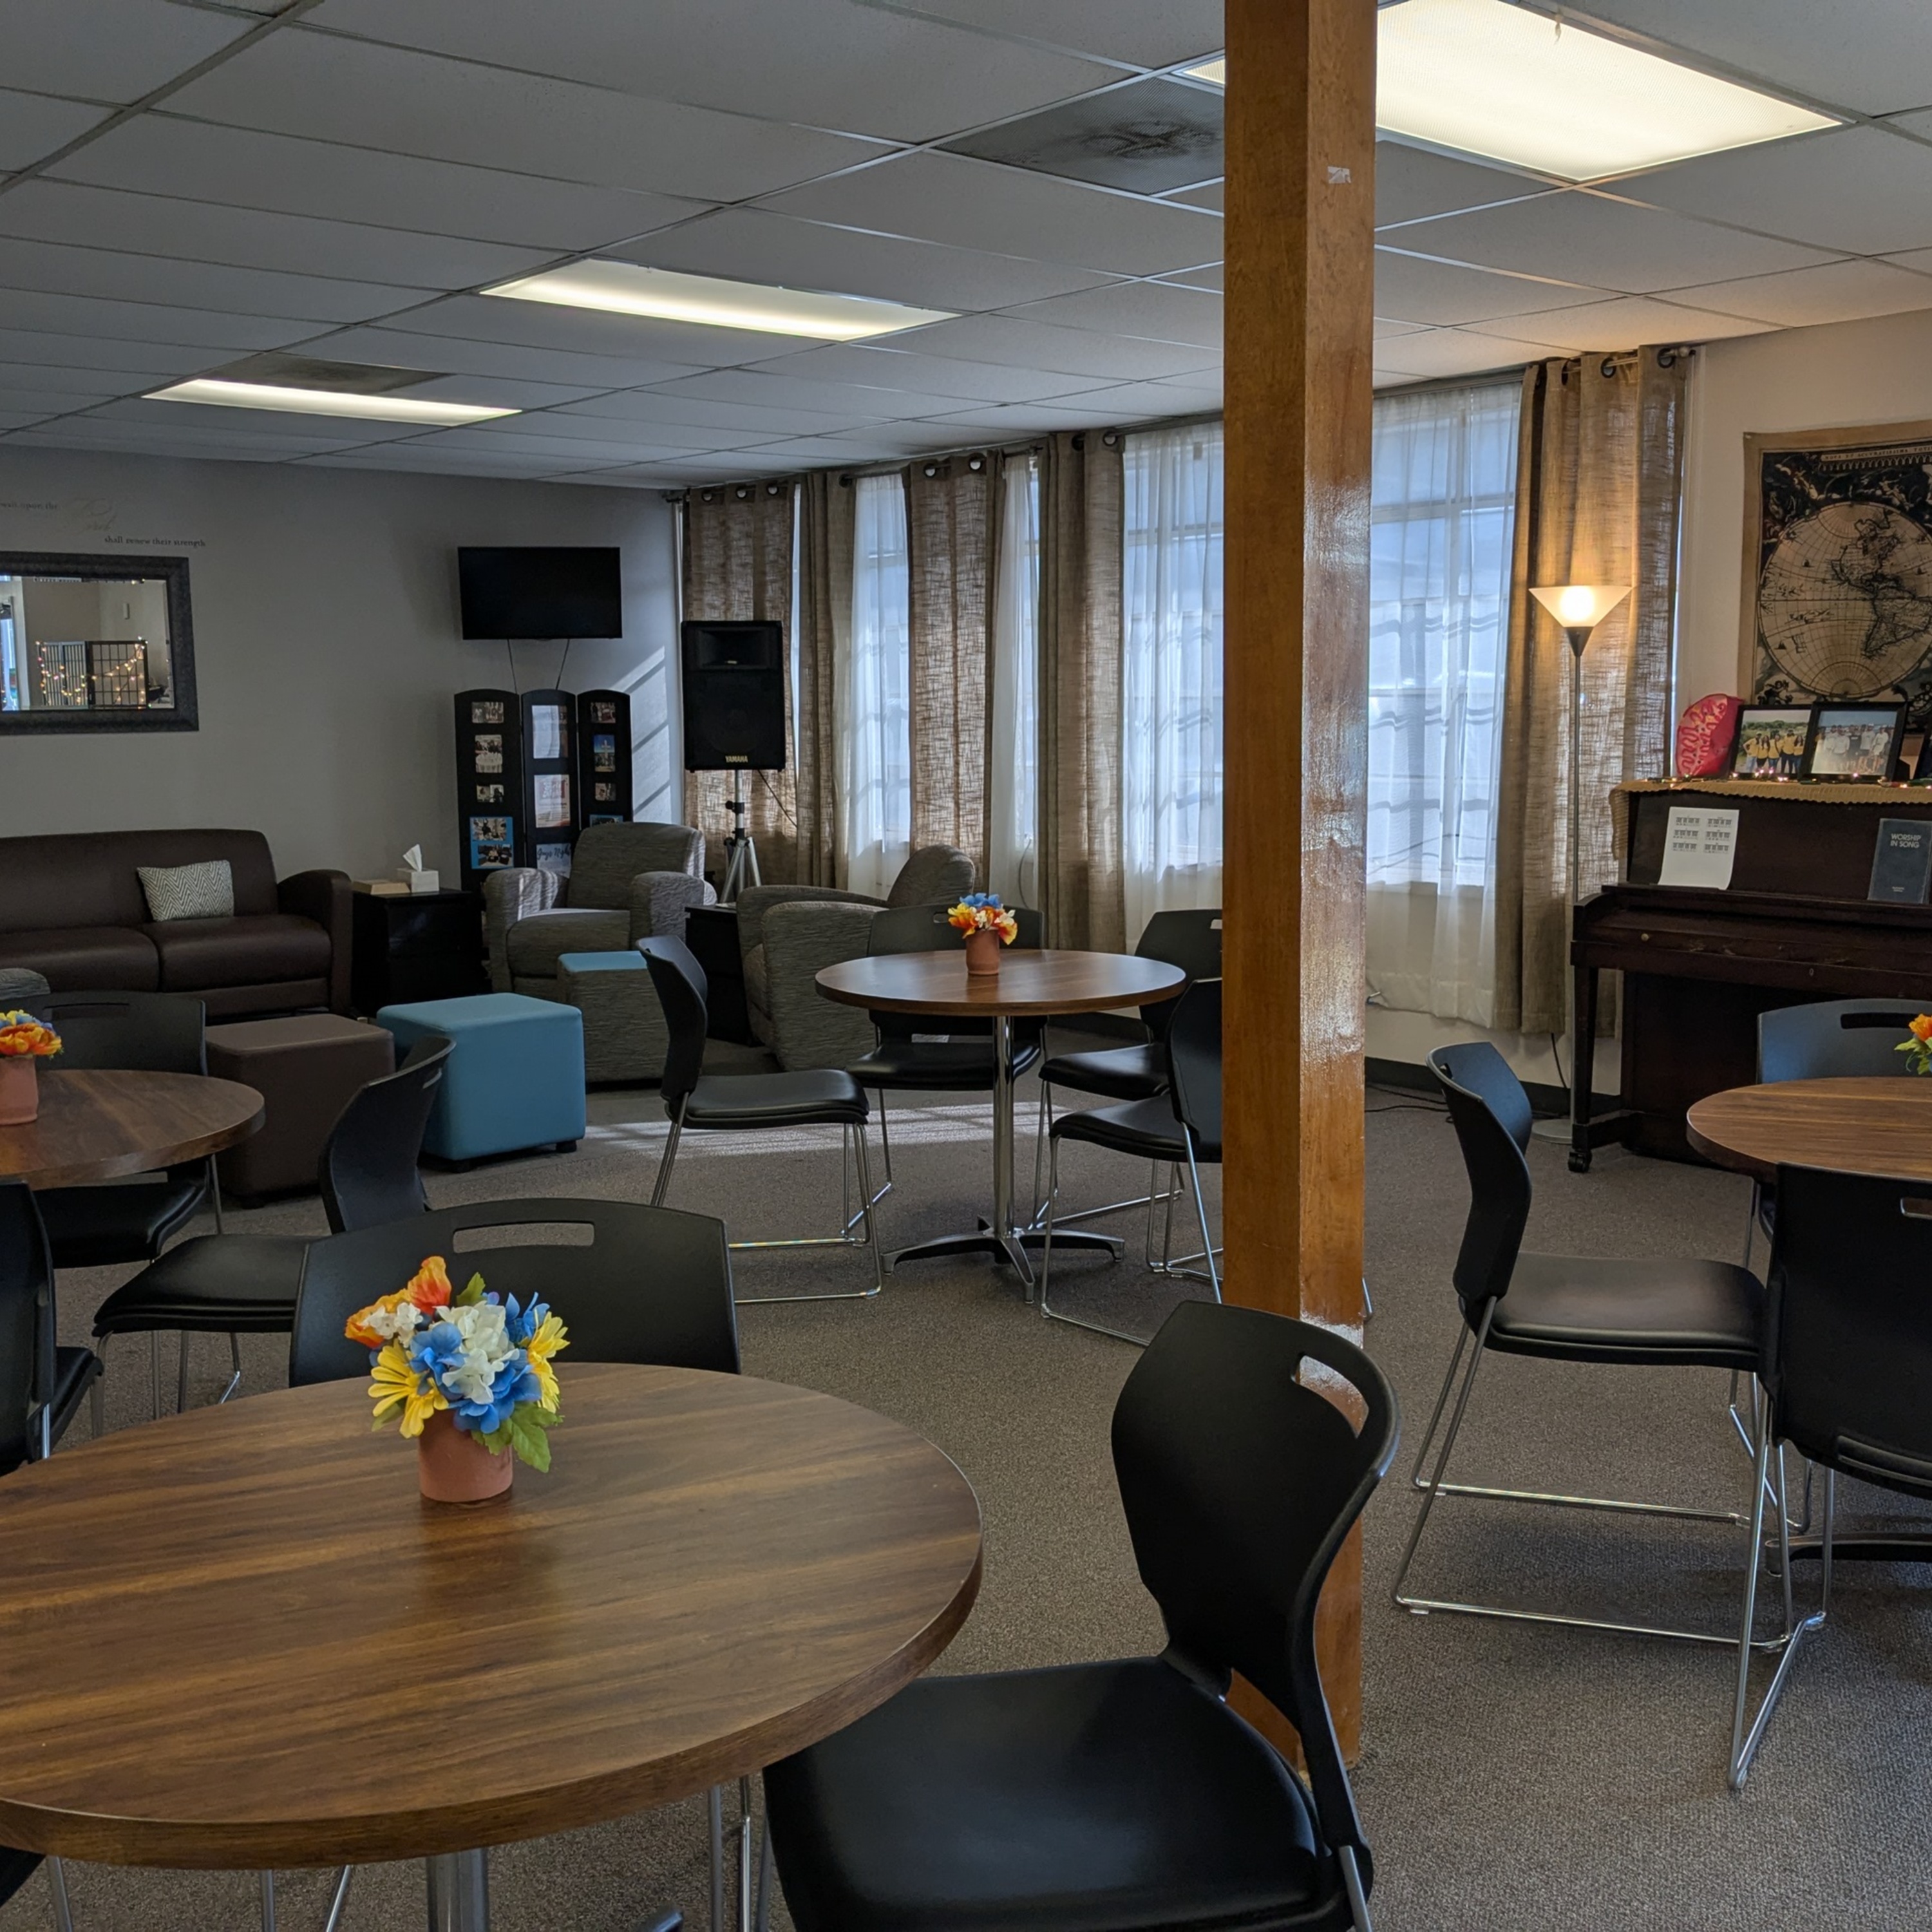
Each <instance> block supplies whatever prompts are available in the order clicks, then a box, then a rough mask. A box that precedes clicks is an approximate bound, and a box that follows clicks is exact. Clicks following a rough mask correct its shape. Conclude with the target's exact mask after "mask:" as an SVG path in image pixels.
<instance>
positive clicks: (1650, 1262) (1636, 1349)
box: [1394, 1041, 1786, 1649]
mask: <svg viewBox="0 0 1932 1932" xmlns="http://www.w3.org/2000/svg"><path fill="white" fill-rule="evenodd" d="M1429 1065H1430V1071H1431V1072H1432V1073H1434V1075H1435V1076H1436V1080H1437V1082H1438V1083H1439V1085H1440V1086H1441V1087H1442V1093H1443V1097H1444V1098H1445V1100H1446V1101H1447V1102H1448V1109H1449V1118H1450V1120H1451V1122H1452V1123H1453V1124H1454V1127H1455V1130H1456V1136H1457V1139H1458V1141H1459V1142H1460V1143H1461V1145H1462V1151H1463V1164H1464V1166H1465V1167H1466V1169H1467V1170H1468V1173H1469V1194H1470V1201H1469V1220H1468V1223H1467V1224H1466V1226H1465V1228H1464V1230H1463V1245H1462V1250H1461V1252H1460V1254H1459V1255H1458V1256H1457V1261H1456V1269H1455V1274H1454V1283H1455V1289H1456V1294H1457V1299H1458V1300H1459V1301H1460V1303H1461V1304H1462V1317H1463V1319H1462V1322H1461V1323H1460V1326H1459V1327H1458V1328H1457V1336H1456V1347H1455V1350H1454V1353H1453V1354H1452V1355H1451V1358H1450V1361H1449V1372H1448V1374H1447V1375H1446V1376H1445V1377H1444V1378H1443V1382H1442V1393H1441V1394H1439V1396H1438V1397H1436V1407H1435V1409H1434V1411H1433V1413H1432V1414H1431V1415H1430V1419H1429V1427H1428V1428H1427V1430H1425V1431H1424V1433H1423V1437H1422V1441H1421V1445H1419V1446H1418V1449H1417V1451H1416V1459H1415V1472H1414V1474H1413V1475H1412V1479H1411V1480H1412V1482H1413V1484H1414V1485H1415V1487H1416V1488H1418V1489H1419V1490H1424V1492H1425V1494H1424V1499H1423V1504H1422V1508H1421V1511H1419V1512H1418V1515H1417V1517H1416V1520H1415V1525H1414V1526H1413V1527H1412V1529H1411V1530H1410V1532H1409V1541H1408V1544H1407V1545H1406V1547H1405V1548H1404V1550H1403V1556H1402V1562H1401V1565H1400V1568H1398V1570H1397V1573H1396V1579H1395V1584H1394V1598H1395V1601H1396V1602H1397V1604H1400V1605H1401V1606H1402V1607H1403V1609H1405V1610H1411V1611H1415V1612H1417V1613H1423V1612H1426V1611H1430V1610H1446V1611H1454V1612H1457V1613H1460V1614H1462V1615H1465V1616H1482V1617H1500V1618H1505V1619H1513V1620H1515V1621H1519V1622H1529V1623H1539V1624H1567V1625H1572V1626H1574V1627H1576V1628H1580V1629H1584V1630H1604V1631H1623V1632H1625V1633H1627V1634H1632V1635H1636V1636H1644V1637H1677V1638H1682V1639H1684V1640H1688V1641H1690V1642H1694V1643H1716V1644H1723V1645H1728V1644H1729V1643H1730V1642H1731V1641H1732V1640H1731V1639H1730V1637H1726V1636H1723V1635H1721V1634H1716V1633H1713V1632H1712V1631H1694V1630H1682V1629H1674V1628H1659V1627H1657V1626H1655V1625H1648V1624H1629V1623H1619V1622H1612V1621H1610V1620H1607V1619H1601V1618H1596V1617H1583V1616H1563V1615H1559V1614H1557V1613H1554V1612H1551V1611H1544V1610H1516V1609H1511V1608H1506V1607H1501V1606H1498V1605H1493V1604H1469V1603H1448V1602H1445V1601H1441V1600H1439V1599H1438V1598H1430V1597H1417V1596H1412V1595H1406V1594H1405V1592H1404V1589H1403V1585H1404V1583H1406V1580H1407V1578H1408V1576H1409V1566H1410V1565H1411V1564H1412V1562H1414V1560H1415V1553H1416V1547H1417V1545H1418V1544H1419V1543H1420V1542H1421V1539H1422V1532H1423V1530H1424V1527H1425V1526H1427V1523H1428V1521H1429V1517H1430V1512H1431V1511H1432V1510H1433V1508H1435V1506H1436V1498H1437V1497H1438V1496H1480V1497H1490V1498H1501V1499H1507V1500H1509V1501H1512V1502H1526V1503H1541V1504H1547V1505H1557V1506H1561V1507H1565V1508H1581V1509H1592V1510H1608V1511H1618V1512H1622V1513H1625V1514H1632V1515H1639V1516H1662V1517H1670V1518H1672V1519H1673V1520H1678V1521H1684V1520H1692V1521H1697V1522H1705V1523H1729V1524H1731V1525H1733V1526H1736V1527H1738V1528H1739V1529H1742V1528H1744V1527H1745V1526H1747V1525H1748V1523H1749V1520H1750V1515H1749V1512H1748V1511H1734V1510H1703V1509H1694V1508H1680V1507H1678V1506H1676V1505H1667V1504H1661V1503H1639V1502H1624V1501H1622V1500H1619V1499H1608V1498H1604V1497H1598V1496H1558V1495H1552V1494H1550V1493H1546V1492H1542V1491H1535V1490H1508V1489H1498V1488H1493V1487H1484V1486H1480V1485H1477V1484H1463V1483H1448V1482H1445V1481H1443V1475H1444V1472H1445V1470H1446V1469H1447V1468H1448V1462H1449V1457H1450V1455H1451V1452H1452V1451H1454V1448H1455V1446H1456V1437H1457V1432H1458V1431H1459V1430H1460V1429H1461V1427H1462V1425H1463V1414H1464V1412H1465V1411H1466V1409H1467V1408H1468V1406H1469V1396H1470V1392H1471V1391H1472V1389H1473V1388H1475V1381H1476V1374H1477V1371H1478V1369H1479V1368H1480V1367H1481V1365H1482V1361H1483V1358H1484V1355H1486V1354H1489V1353H1492V1352H1493V1353H1497V1354H1503V1355H1529V1356H1535V1357H1538V1358H1541V1359H1542V1360H1544V1361H1559V1362H1601V1363H1606V1364H1619V1363H1622V1364H1631V1365H1634V1366H1637V1367H1649V1368H1666V1367H1679V1368H1712V1369H1728V1370H1736V1371H1737V1372H1738V1373H1741V1374H1746V1375H1749V1374H1754V1373H1756V1371H1757V1367H1758V1360H1759V1350H1760V1345H1761V1340H1762V1336H1763V1316H1764V1293H1763V1289H1762V1287H1761V1286H1760V1284H1759V1283H1758V1281H1757V1277H1755V1276H1754V1275H1752V1274H1750V1273H1749V1272H1748V1271H1746V1270H1745V1269H1744V1268H1736V1267H1733V1265H1730V1263H1729V1262H1706V1261H1691V1260H1679V1259H1644V1260H1640V1261H1624V1260H1607V1259H1598V1258H1596V1257H1594V1256H1580V1255H1545V1254H1533V1253H1525V1252H1523V1247H1522V1244H1523V1232H1524V1229H1525V1228H1526V1226H1527V1224H1528V1222H1529V1210H1530V1198H1531V1190H1530V1175H1529V1162H1528V1161H1527V1160H1526V1158H1525V1152H1526V1149H1527V1148H1528V1146H1529V1133H1530V1118H1531V1116H1530V1106H1529V1097H1528V1096H1527V1095H1526V1094H1525V1093H1524V1092H1523V1087H1522V1084H1521V1083H1520V1082H1519V1081H1518V1080H1517V1077H1516V1076H1515V1075H1514V1073H1511V1071H1510V1070H1509V1067H1508V1065H1507V1064H1505V1061H1504V1060H1503V1057H1502V1055H1501V1054H1499V1052H1497V1051H1496V1049H1495V1048H1494V1047H1493V1046H1490V1045H1489V1044H1488V1043H1487V1042H1481V1041H1479V1042H1476V1043H1472V1044H1471V1045H1469V1046H1443V1047H1438V1048H1437V1049H1436V1051H1435V1052H1433V1053H1432V1054H1431V1055H1430V1056H1429ZM1472 1338H1473V1340H1474V1343H1475V1346H1474V1349H1473V1351H1472V1352H1471V1354H1470V1357H1469V1370H1468V1373H1467V1375H1466V1376H1465V1377H1464V1379H1463V1383H1462V1386H1461V1388H1460V1391H1458V1392H1457V1397H1456V1403H1455V1407H1454V1411H1453V1412H1452V1413H1451V1416H1450V1419H1449V1427H1448V1433H1447V1434H1446V1435H1445V1436H1444V1438H1443V1440H1442V1450H1441V1452H1440V1453H1439V1454H1438V1456H1437V1457H1436V1466H1435V1469H1434V1472H1433V1474H1432V1475H1431V1476H1430V1478H1429V1479H1428V1481H1427V1482H1425V1481H1424V1479H1423V1475H1422V1466H1423V1463H1424V1459H1425V1457H1427V1454H1428V1451H1429V1445H1430V1442H1432V1441H1433V1439H1434V1438H1435V1435H1436V1429H1437V1427H1438V1426H1439V1424H1440V1423H1441V1421H1442V1413H1443V1410H1444V1409H1445V1407H1446V1406H1448V1400H1449V1395H1450V1391H1451V1389H1452V1388H1454V1387H1455V1384H1456V1379H1457V1371H1458V1370H1459V1368H1460V1366H1461V1364H1462V1361H1463V1353H1464V1351H1465V1350H1466V1349H1468V1348H1469V1345H1470V1343H1471V1341H1472ZM1781 1514H1782V1512H1781ZM1785 1641H1786V1639H1785V1637H1776V1638H1773V1639H1770V1640H1766V1641H1765V1642H1764V1643H1761V1644H1760V1645H1759V1646H1757V1647H1758V1648H1760V1649H1775V1648H1776V1647H1778V1646H1781V1645H1782V1644H1783V1643H1784V1642H1785Z"/></svg>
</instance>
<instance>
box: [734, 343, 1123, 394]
mask: <svg viewBox="0 0 1932 1932" xmlns="http://www.w3.org/2000/svg"><path fill="white" fill-rule="evenodd" d="M758 368H759V370H760V371H761V372H762V373H763V374H766V375H771V376H784V377H798V378H799V379H801V380H805V381H807V382H809V381H811V380H813V379H814V378H815V377H820V376H823V377H826V379H827V380H829V381H832V382H835V383H857V384H858V385H859V386H860V387H861V388H864V389H907V390H910V391H915V392H917V393H919V394H920V395H928V396H957V397H959V398H960V399H961V401H962V402H972V403H1030V402H1038V401H1041V400H1042V399H1043V398H1046V397H1048V396H1070V395H1075V394H1076V393H1078V392H1079V391H1080V390H1082V389H1098V388H1100V386H1101V383H1102V381H1103V380H1104V379H1103V378H1095V377H1082V376H1077V375H1075V376H1070V375H1067V374H1059V373H1049V371H1045V370H1040V369H1014V368H1001V367H1000V366H999V365H997V364H995V363H992V362H970V361H961V360H957V359H953V358H952V357H950V356H928V355H923V354H915V353H913V352H911V351H910V350H901V349H874V348H870V347H867V346H865V344H862V343H853V342H841V343H836V344H832V345H830V346H829V347H823V348H818V349H805V350H797V351H795V352H794V353H791V354H789V355H786V356H778V357H775V358H774V359H772V360H771V361H769V362H763V363H760V365H758Z"/></svg>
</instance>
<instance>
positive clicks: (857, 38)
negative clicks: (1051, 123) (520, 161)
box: [308, 0, 1119, 141]
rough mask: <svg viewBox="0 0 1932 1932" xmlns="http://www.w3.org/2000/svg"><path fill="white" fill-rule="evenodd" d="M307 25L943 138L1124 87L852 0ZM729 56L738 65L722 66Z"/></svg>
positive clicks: (409, 7) (742, 106)
mask: <svg viewBox="0 0 1932 1932" xmlns="http://www.w3.org/2000/svg"><path fill="white" fill-rule="evenodd" d="M308 24H310V25H311V26H317V27H320V28H337V29H338V30H340V31H343V32H346V33H352V34H364V35H367V36H368V37H371V38H373V39H375V40H384V41H387V42H389V43H393V44H395V45H398V46H411V47H416V48H420V49H424V50H425V51H427V52H432V53H443V54H450V55H458V56H460V57H462V58H466V59H469V60H476V61H484V62H489V63H490V65H493V66H497V67H507V68H516V69H517V70H519V71H522V72H524V73H529V74H549V75H553V76H556V77H559V78H560V79H562V80H575V81H583V82H586V83H589V84H590V85H591V86H595V87H600V88H615V89H619V90H621V91H622V92H624V93H626V94H631V95H646V96H648V97H649V98H650V99H652V101H682V102H686V103H688V104H690V105H691V106H693V107H708V108H713V109H717V110H722V111H724V112H726V113H733V114H740V115H757V116H759V117H760V118H762V119H764V120H767V121H790V122H801V123H805V124H808V125H811V126H813V127H842V128H845V129H848V130H850V131H851V132H853V133H859V134H871V135H876V136H880V137H881V138H883V139H889V140H899V141H928V140H933V139H938V137H939V136H941V135H944V134H948V133H953V132H954V131H955V130H957V129H959V128H962V127H970V126H974V125H977V124H979V123H981V122H983V121H996V120H1001V119H1004V118H1006V117H1007V116H1008V115H1016V114H1023V113H1026V112H1027V111H1028V110H1029V109H1031V108H1035V107H1042V106H1044V105H1045V104H1046V103H1047V102H1049V101H1060V100H1063V99H1064V98H1067V96H1069V95H1076V94H1084V93H1086V92H1088V90H1090V89H1093V88H1097V87H1104V86H1106V85H1107V83H1109V82H1110V81H1112V80H1118V78H1119V76H1118V73H1117V72H1116V71H1115V70H1114V69H1112V68H1109V67H1103V66H1100V65H1096V64H1095V63H1094V62H1091V61H1086V60H1082V59H1079V58H1076V57H1075V56H1073V55H1067V54H1061V53H1055V52H1049V51H1048V50H1047V49H1045V48H1043V47H1041V46H1016V45H1014V44H1013V43H1012V42H1010V41H1008V40H994V39H992V38H989V37H987V36H986V35H983V34H966V33H962V32H961V31H959V29H958V28H955V27H952V26H947V25H945V24H944V23H941V22H938V21H935V20H921V19H918V18H916V17H910V16H907V15H904V14H896V13H881V12H879V11H877V10H871V9H865V8H859V7H852V6H849V5H846V4H844V0H781V4H779V5H773V4H772V0H704V5H702V6H701V7H654V8H652V10H651V11H650V14H649V31H647V32H640V31H638V26H639V22H638V13H637V4H636V0H574V4H573V5H571V6H570V7H567V8H563V9H558V8H556V7H532V6H531V5H529V4H528V0H464V4H463V5H462V6H461V7H451V6H450V5H449V4H448V0H325V4H324V5H323V6H322V7H320V8H319V9H318V10H317V11H316V12H315V13H311V14H310V15H309V16H308ZM725 49H729V55H728V58H720V55H721V53H722V52H724V50H725Z"/></svg>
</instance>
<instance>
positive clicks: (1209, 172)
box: [942, 74, 1227, 196]
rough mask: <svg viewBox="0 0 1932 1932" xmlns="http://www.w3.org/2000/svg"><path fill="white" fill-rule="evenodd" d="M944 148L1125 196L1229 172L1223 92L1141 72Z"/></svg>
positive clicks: (1171, 188)
mask: <svg viewBox="0 0 1932 1932" xmlns="http://www.w3.org/2000/svg"><path fill="white" fill-rule="evenodd" d="M942 145H944V148H945V149H946V151H947V153H949V154H974V155H977V157H979V158H980V160H984V161H1004V162H1005V163H1007V165H1008V166H1012V167H1016V168H1027V169H1031V170H1032V171H1033V172H1035V173H1037V174H1043V175H1057V176H1058V177H1060V178H1062V179H1064V180H1067V181H1089V182H1091V183H1092V184H1094V186H1095V187H1112V188H1120V189H1121V190H1124V191H1125V192H1127V193H1130V194H1144V195H1157V196H1158V195H1168V194H1172V193H1175V191H1176V190H1178V189H1181V188H1191V187H1199V186H1200V184H1202V182H1203V181H1212V180H1213V179H1214V178H1215V177H1216V176H1217V175H1220V173H1221V172H1223V169H1225V168H1226V166H1227V139H1226V117H1225V115H1224V114H1223V101H1222V94H1221V90H1220V89H1219V88H1216V87H1204V86H1201V85H1200V84H1199V83H1197V82H1195V81H1192V80H1181V79H1179V78H1178V77H1175V76H1173V75H1171V74H1143V75H1141V76H1139V77H1137V78H1136V79H1135V80H1130V81H1127V82H1124V83H1122V84H1121V85H1120V86H1117V87H1110V88H1105V89H1102V90H1101V91H1100V92H1098V93H1095V94H1087V95H1082V96H1081V98H1079V100H1077V101H1060V102H1058V103H1056V104H1055V105H1054V106H1052V107H1043V108H1041V109H1040V110H1039V111H1038V112H1037V113H1033V114H1023V115H1020V116H1019V118H1018V119H1017V120H1012V121H1000V122H998V123H997V124H995V125H994V126H992V127H980V128H977V129H975V130H972V131H971V132H970V133H964V134H960V135H956V136H955V137H954V138H953V139H951V140H950V141H947V142H944V143H943V144H942Z"/></svg>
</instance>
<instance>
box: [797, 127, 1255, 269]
mask: <svg viewBox="0 0 1932 1932" xmlns="http://www.w3.org/2000/svg"><path fill="white" fill-rule="evenodd" d="M766 205H767V206H769V207H770V208H774V209H775V210H776V211H778V213H780V214H795V215H798V216H799V217H802V218H803V219H805V220H810V221H829V222H832V223H835V224H837V225H838V226H842V227H849V228H864V229H872V230H874V231H875V232H876V233H880V234H885V235H905V236H911V237H913V239H916V240H919V241H924V242H945V243H947V244H948V245H950V246H952V247H954V248H977V249H982V250H984V251H986V253H988V254H996V255H997V254H1015V253H1018V254H1024V255H1025V256H1027V257H1028V258H1029V259H1031V260H1035V261H1040V262H1057V263H1066V264H1068V265H1070V266H1073V267H1076V268H1082V269H1102V270H1104V271H1106V272H1108V273H1109V274H1112V275H1161V274H1163V273H1166V272H1171V271H1172V270H1174V269H1185V268H1190V267H1193V266H1195V265H1196V264H1198V263H1202V262H1211V261H1215V260H1219V259H1220V254H1221V220H1220V217H1219V216H1218V215H1214V214H1207V213H1205V212H1204V211H1201V210H1199V209H1196V208H1176V207H1175V206H1173V205H1172V204H1171V203H1169V202H1149V201H1141V200H1138V199H1136V198H1135V197H1133V196H1130V195H1121V194H1110V193H1107V192H1106V190H1104V189H1102V188H1097V187H1085V186H1083V185H1082V184H1081V183H1079V182H1078V181H1058V180H1055V179H1054V178H1052V177H1051V176H1049V175H1032V174H1028V173H1025V172H1023V171H1022V170H1021V169H1018V168H1005V167H1001V166H998V165H996V164H995V163H993V162H991V161H976V160H969V159H968V158H967V157H965V155H962V154H904V155H901V156H899V157H898V158H896V159H895V160H887V161H882V162H880V163H878V164H877V166H872V167H868V168H862V169H858V170H857V171H856V172H853V173H851V174H847V175H839V176H838V177H837V178H835V179H833V180H830V181H814V182H813V183H811V184H810V185H808V186H807V187H799V188H794V189H793V190H790V192H789V193H783V194H778V195H774V196H771V197H769V199H768V200H767V202H766Z"/></svg>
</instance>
